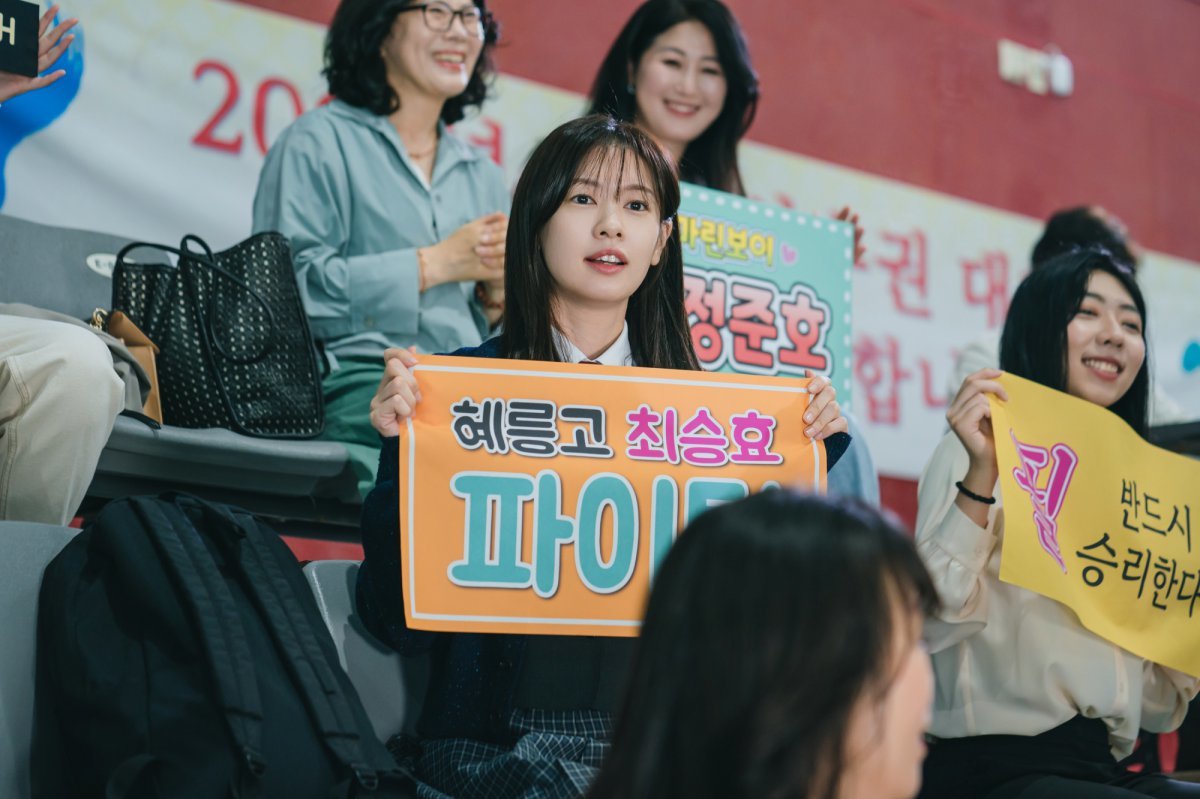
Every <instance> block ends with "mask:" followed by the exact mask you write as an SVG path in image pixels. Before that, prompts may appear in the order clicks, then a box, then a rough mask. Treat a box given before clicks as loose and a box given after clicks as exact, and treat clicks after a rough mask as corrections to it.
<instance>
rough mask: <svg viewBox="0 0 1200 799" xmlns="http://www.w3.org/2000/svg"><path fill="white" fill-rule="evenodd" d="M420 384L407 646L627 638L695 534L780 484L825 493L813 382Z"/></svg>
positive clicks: (406, 477) (454, 373) (497, 373)
mask: <svg viewBox="0 0 1200 799" xmlns="http://www.w3.org/2000/svg"><path fill="white" fill-rule="evenodd" d="M413 372H414V374H415V375H416V378H417V381H418V382H419V384H420V387H421V395H422V399H421V402H420V404H419V405H418V406H417V413H416V415H415V416H414V417H413V418H411V419H410V420H409V421H408V423H407V426H406V429H404V430H402V432H401V436H400V529H401V536H400V538H401V540H400V546H401V558H400V560H401V563H402V567H401V568H402V569H403V586H404V608H405V615H406V617H407V619H408V624H409V626H410V627H412V628H414V629H420V630H441V631H458V632H497V633H535V634H546V635H606V636H632V635H636V634H637V632H638V630H639V628H640V626H641V615H642V609H643V606H644V604H645V600H646V596H647V593H648V591H649V585H650V580H651V578H652V576H653V574H654V568H655V566H656V565H657V564H658V563H659V562H660V561H661V560H662V558H663V556H664V555H665V554H666V551H667V549H668V548H669V547H670V545H671V543H672V542H673V541H674V540H675V536H676V534H677V532H678V531H679V530H680V529H682V527H683V526H684V525H685V524H686V523H687V521H688V520H690V519H691V518H692V517H693V516H695V515H696V514H698V513H700V512H701V511H703V510H704V509H706V508H708V507H709V506H711V505H713V504H715V503H719V502H725V501H729V500H731V499H737V498H740V497H744V496H746V495H747V494H749V493H751V492H755V491H759V490H761V489H763V488H764V487H768V486H771V485H775V484H780V485H790V486H807V487H810V488H814V489H816V490H823V489H824V483H825V448H824V445H822V444H820V443H814V442H812V441H810V440H809V439H808V438H806V437H805V436H804V429H805V427H806V425H805V424H804V420H803V414H804V411H805V410H806V408H807V407H808V400H809V395H808V392H807V385H808V381H807V380H799V379H783V378H774V377H755V376H748V375H717V374H709V373H706V372H680V371H673V370H666V369H638V368H613V367H596V366H591V365H573V364H553V363H543V362H531V361H506V360H493V359H478V358H453V357H436V356H435V357H422V358H421V362H420V363H419V364H418V365H417V366H416V367H414V369H413ZM746 579H748V580H753V579H754V575H746Z"/></svg>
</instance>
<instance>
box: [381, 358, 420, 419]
mask: <svg viewBox="0 0 1200 799" xmlns="http://www.w3.org/2000/svg"><path fill="white" fill-rule="evenodd" d="M383 360H384V369H383V377H381V378H380V379H379V388H378V389H376V390H375V396H374V397H372V398H371V426H372V427H374V428H375V430H376V431H377V432H378V433H379V435H381V436H383V437H385V438H391V437H392V436H396V435H400V428H401V427H402V426H403V425H404V422H405V420H407V419H408V418H409V417H410V416H412V415H413V414H414V413H416V412H417V403H418V402H420V401H421V389H420V387H419V386H418V385H417V379H416V378H415V377H413V374H412V371H411V370H412V368H413V367H414V366H416V365H417V356H416V348H415V347H410V348H409V349H407V350H406V349H401V348H399V347H392V348H390V349H388V350H387V351H385V352H384V353H383Z"/></svg>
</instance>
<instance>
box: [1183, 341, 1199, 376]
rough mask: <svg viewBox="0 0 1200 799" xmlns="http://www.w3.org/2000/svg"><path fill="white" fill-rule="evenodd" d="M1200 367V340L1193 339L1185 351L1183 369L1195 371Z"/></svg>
mask: <svg viewBox="0 0 1200 799" xmlns="http://www.w3.org/2000/svg"><path fill="white" fill-rule="evenodd" d="M1197 369H1200V341H1192V342H1189V343H1188V345H1187V349H1185V350H1184V351H1183V371H1185V372H1194V371H1196V370H1197Z"/></svg>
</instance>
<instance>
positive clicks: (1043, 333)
mask: <svg viewBox="0 0 1200 799" xmlns="http://www.w3.org/2000/svg"><path fill="white" fill-rule="evenodd" d="M1096 271H1100V272H1107V273H1108V274H1110V275H1112V276H1113V277H1114V278H1116V279H1117V282H1119V283H1120V284H1121V285H1122V286H1123V287H1124V288H1125V290H1126V291H1128V292H1129V296H1130V297H1132V298H1133V302H1134V304H1135V305H1136V306H1137V309H1138V313H1139V314H1141V316H1142V338H1143V339H1145V338H1146V336H1147V332H1146V326H1147V324H1148V322H1149V320H1148V319H1147V318H1146V301H1145V300H1144V299H1143V298H1142V291H1141V289H1140V288H1138V284H1137V280H1135V279H1134V276H1133V270H1132V269H1130V268H1129V267H1128V266H1126V265H1124V264H1122V263H1119V262H1117V261H1116V260H1114V259H1113V257H1112V255H1110V254H1109V253H1108V251H1107V250H1104V249H1083V250H1075V251H1073V252H1068V253H1064V254H1062V255H1059V256H1056V257H1054V258H1051V259H1050V260H1048V261H1046V262H1045V263H1043V264H1042V265H1041V266H1039V267H1037V268H1036V269H1034V270H1033V271H1032V272H1030V273H1029V275H1028V276H1027V277H1026V278H1025V279H1024V280H1023V281H1021V285H1020V286H1018V287H1017V291H1016V293H1015V294H1014V295H1013V299H1012V304H1011V305H1010V306H1009V308H1008V317H1007V318H1006V319H1005V320H1004V333H1003V334H1002V335H1001V336H1000V368H1001V369H1003V370H1004V371H1006V372H1012V373H1013V374H1014V375H1017V376H1018V377H1024V378H1026V379H1028V380H1033V381H1035V382H1038V383H1041V384H1042V385H1043V386H1046V387H1048V388H1053V389H1056V390H1058V391H1066V390H1067V325H1068V324H1070V323H1071V320H1072V319H1073V318H1074V317H1075V314H1076V313H1077V312H1078V311H1079V306H1080V305H1081V304H1082V303H1083V297H1084V295H1085V294H1086V293H1087V286H1088V280H1089V278H1091V276H1092V273H1093V272H1096ZM1149 403H1150V348H1149V345H1147V347H1146V359H1145V360H1144V361H1143V362H1142V368H1141V369H1139V370H1138V373H1137V376H1136V377H1135V378H1134V379H1133V384H1132V385H1131V386H1130V387H1129V390H1128V391H1126V392H1125V395H1124V396H1123V397H1121V398H1120V399H1119V400H1117V401H1116V402H1115V403H1113V404H1112V405H1111V406H1110V407H1109V410H1110V411H1112V412H1113V413H1115V414H1117V416H1120V417H1121V418H1122V419H1124V420H1125V422H1126V423H1127V424H1128V425H1129V426H1130V427H1132V428H1133V429H1134V430H1136V431H1137V432H1138V434H1139V435H1141V436H1142V437H1143V438H1144V437H1145V436H1146V432H1147V409H1148V406H1149Z"/></svg>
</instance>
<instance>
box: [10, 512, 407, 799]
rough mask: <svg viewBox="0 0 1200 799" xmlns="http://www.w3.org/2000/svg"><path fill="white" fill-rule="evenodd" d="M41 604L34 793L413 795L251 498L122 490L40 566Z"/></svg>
mask: <svg viewBox="0 0 1200 799" xmlns="http://www.w3.org/2000/svg"><path fill="white" fill-rule="evenodd" d="M38 604H39V610H38V645H37V685H36V710H35V712H36V722H35V731H34V749H33V763H32V772H33V773H32V778H33V790H34V795H35V796H37V797H60V796H61V797H72V799H74V798H75V797H81V798H82V797H104V798H105V799H123V798H124V797H129V798H130V799H133V798H134V797H137V798H138V799H141V798H143V797H145V798H146V799H150V797H155V798H156V799H157V798H158V797H162V798H163V799H225V797H232V798H234V799H248V798H251V797H261V799H276V798H278V799H318V797H320V798H321V799H324V797H330V796H342V797H351V796H371V797H380V799H384V798H386V799H393V798H394V797H407V796H413V795H415V793H414V790H413V784H412V781H411V779H409V778H408V776H407V774H405V773H403V772H401V771H400V770H399V768H398V767H397V766H396V764H395V762H394V761H393V759H392V757H391V755H389V754H388V752H387V750H386V749H385V748H384V746H383V744H381V743H380V742H379V740H378V739H377V738H376V737H375V734H374V731H373V730H372V728H371V724H370V722H369V721H368V720H367V716H366V713H365V712H364V711H363V708H362V704H361V702H360V701H359V699H358V695H357V694H356V693H355V690H354V687H353V685H352V684H351V683H350V680H349V678H348V677H347V676H346V673H345V672H344V671H343V670H342V668H341V666H340V664H339V663H338V656H337V651H336V649H335V648H334V645H333V641H332V639H331V638H330V636H329V632H328V630H327V628H326V627H325V623H324V621H323V620H322V618H321V615H320V612H319V611H318V609H317V606H316V602H315V600H314V599H313V596H312V592H311V590H310V589H309V586H308V583H307V581H306V580H305V579H304V575H303V573H302V572H301V570H300V567H299V565H298V564H297V563H296V560H295V558H294V557H293V556H292V553H291V552H290V550H288V548H287V546H286V545H285V544H284V543H283V542H282V540H280V538H279V536H278V535H277V534H276V533H275V531H274V530H272V529H271V528H270V527H268V526H267V525H266V524H264V523H262V522H261V521H259V520H258V519H256V518H255V517H253V516H251V515H250V514H248V513H246V512H244V511H241V510H239V509H235V508H231V507H228V506H224V505H218V504H214V503H209V502H205V501H203V500H200V499H196V498H194V497H188V496H184V495H171V494H168V495H164V496H163V497H161V498H154V497H131V498H128V499H122V500H117V501H115V502H112V503H110V504H109V505H108V506H106V507H105V508H104V509H103V510H102V511H101V512H100V514H99V515H98V517H97V518H96V520H95V521H94V522H92V523H91V524H89V525H88V526H87V528H85V529H84V530H83V532H81V533H80V534H79V535H78V536H76V537H75V539H74V540H72V541H71V542H70V543H69V544H67V546H66V547H65V548H64V549H63V551H62V552H61V553H59V555H58V556H57V557H56V558H55V559H54V560H53V561H52V562H51V563H50V565H49V566H48V567H47V569H46V574H45V577H44V579H43V583H42V589H41V595H40V598H39V603H38Z"/></svg>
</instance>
